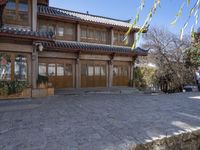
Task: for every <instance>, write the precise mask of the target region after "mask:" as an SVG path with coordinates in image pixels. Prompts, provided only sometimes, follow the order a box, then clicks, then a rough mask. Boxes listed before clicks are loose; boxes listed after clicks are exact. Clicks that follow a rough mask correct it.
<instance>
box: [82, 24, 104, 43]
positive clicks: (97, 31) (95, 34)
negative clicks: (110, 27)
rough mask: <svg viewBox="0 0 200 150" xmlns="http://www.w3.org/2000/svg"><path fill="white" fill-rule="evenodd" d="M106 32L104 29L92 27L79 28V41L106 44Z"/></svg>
mask: <svg viewBox="0 0 200 150" xmlns="http://www.w3.org/2000/svg"><path fill="white" fill-rule="evenodd" d="M107 36H108V32H107V30H106V29H101V28H93V27H86V26H83V27H81V41H82V42H92V43H101V44H106V43H107Z"/></svg>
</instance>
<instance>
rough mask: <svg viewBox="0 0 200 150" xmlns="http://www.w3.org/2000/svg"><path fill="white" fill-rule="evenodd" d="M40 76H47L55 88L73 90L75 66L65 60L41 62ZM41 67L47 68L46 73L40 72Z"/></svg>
mask: <svg viewBox="0 0 200 150" xmlns="http://www.w3.org/2000/svg"><path fill="white" fill-rule="evenodd" d="M39 62H40V63H39V74H41V75H47V76H48V77H49V82H50V83H52V85H53V87H54V88H56V89H59V88H73V67H72V66H73V64H72V63H70V62H68V61H65V60H56V59H55V60H46V59H45V60H39ZM40 66H42V67H43V70H45V69H44V66H46V71H45V73H44V71H43V72H40V70H41V69H40V68H41V67H40Z"/></svg>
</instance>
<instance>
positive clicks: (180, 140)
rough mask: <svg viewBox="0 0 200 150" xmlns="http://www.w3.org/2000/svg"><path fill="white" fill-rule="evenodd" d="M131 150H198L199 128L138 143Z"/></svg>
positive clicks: (199, 147)
mask: <svg viewBox="0 0 200 150" xmlns="http://www.w3.org/2000/svg"><path fill="white" fill-rule="evenodd" d="M131 150H200V130H197V131H192V132H188V133H183V134H180V135H175V136H170V137H165V138H163V139H159V140H155V141H152V142H148V143H146V144H139V145H136V146H134V147H133V148H132V149H131Z"/></svg>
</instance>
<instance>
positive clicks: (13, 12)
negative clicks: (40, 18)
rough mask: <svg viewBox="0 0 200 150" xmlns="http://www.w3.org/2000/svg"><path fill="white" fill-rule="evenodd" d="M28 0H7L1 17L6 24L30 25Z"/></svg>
mask: <svg viewBox="0 0 200 150" xmlns="http://www.w3.org/2000/svg"><path fill="white" fill-rule="evenodd" d="M29 10H30V0H8V3H7V5H6V8H5V10H4V15H3V19H4V22H5V23H6V24H14V25H22V26H28V25H30V17H29V15H30V11H29Z"/></svg>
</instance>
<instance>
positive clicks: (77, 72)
mask: <svg viewBox="0 0 200 150" xmlns="http://www.w3.org/2000/svg"><path fill="white" fill-rule="evenodd" d="M80 69H81V68H80V52H79V53H78V54H77V58H76V64H75V83H76V88H80V73H81V72H80Z"/></svg>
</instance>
